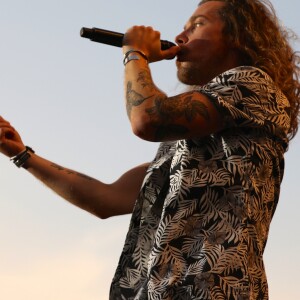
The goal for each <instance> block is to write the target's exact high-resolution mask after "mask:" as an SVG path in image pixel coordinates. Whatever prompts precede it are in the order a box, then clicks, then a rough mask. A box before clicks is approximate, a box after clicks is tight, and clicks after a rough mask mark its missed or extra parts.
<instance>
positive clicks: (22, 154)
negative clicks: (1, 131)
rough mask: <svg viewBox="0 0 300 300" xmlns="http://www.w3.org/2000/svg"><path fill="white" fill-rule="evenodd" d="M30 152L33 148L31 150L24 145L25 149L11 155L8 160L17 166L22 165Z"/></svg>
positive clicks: (32, 151)
mask: <svg viewBox="0 0 300 300" xmlns="http://www.w3.org/2000/svg"><path fill="white" fill-rule="evenodd" d="M30 152H31V153H34V150H32V149H31V148H30V147H28V146H26V148H25V150H24V151H22V152H20V153H19V154H17V155H16V156H14V157H12V158H11V159H10V160H12V162H13V163H14V164H15V165H16V166H17V167H18V168H21V167H24V164H25V162H26V161H27V159H28V158H29V157H31V155H30Z"/></svg>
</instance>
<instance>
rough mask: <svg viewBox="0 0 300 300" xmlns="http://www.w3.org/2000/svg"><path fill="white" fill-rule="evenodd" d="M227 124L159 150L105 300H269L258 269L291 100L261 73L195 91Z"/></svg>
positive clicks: (223, 78)
mask: <svg viewBox="0 0 300 300" xmlns="http://www.w3.org/2000/svg"><path fill="white" fill-rule="evenodd" d="M199 92H201V93H204V94H206V95H207V96H208V97H209V98H210V99H211V101H212V102H213V103H214V105H215V106H216V107H217V109H218V110H219V111H221V113H222V115H223V119H224V122H225V123H224V129H223V130H222V131H220V132H217V133H215V134H212V135H209V136H207V137H205V138H200V139H194V140H179V141H175V142H163V143H161V144H160V147H159V149H158V152H157V155H156V157H155V159H154V160H153V162H152V163H151V165H150V167H149V169H148V171H147V174H146V177H145V179H144V182H143V185H142V188H141V191H140V194H139V197H138V199H137V201H136V204H135V207H134V211H133V214H132V219H131V224H130V228H129V232H128V235H127V238H126V242H125V246H124V249H123V252H122V255H121V258H120V261H119V265H118V268H117V270H116V274H115V277H114V279H113V282H112V286H111V292H110V299H111V300H133V299H134V300H142V299H143V300H146V299H149V300H177V299H178V300H190V299H197V300H208V299H211V300H212V299H218V300H222V299H226V300H227V299H228V300H262V299H268V286H267V280H266V275H265V270H264V264H263V252H264V248H265V245H266V241H267V237H268V232H269V226H270V222H271V219H272V217H273V214H274V211H275V209H276V206H277V202H278V198H279V191H280V184H281V181H282V177H283V169H284V158H283V154H284V152H285V151H286V149H287V146H288V139H287V131H288V128H289V124H290V118H289V102H288V100H287V99H286V97H285V96H284V95H283V93H282V92H281V91H280V90H279V89H278V88H277V87H276V86H275V84H274V82H273V81H272V79H271V78H270V77H269V76H268V75H267V74H266V73H264V72H263V71H261V70H260V69H257V68H254V67H238V68H234V69H231V70H229V71H226V72H225V73H223V74H221V75H219V76H217V77H216V78H215V79H213V80H212V81H211V82H209V83H208V84H207V85H205V86H202V87H200V88H199Z"/></svg>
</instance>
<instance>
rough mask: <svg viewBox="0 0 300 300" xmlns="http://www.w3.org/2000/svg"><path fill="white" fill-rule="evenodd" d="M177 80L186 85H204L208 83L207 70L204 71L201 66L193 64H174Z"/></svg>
mask: <svg viewBox="0 0 300 300" xmlns="http://www.w3.org/2000/svg"><path fill="white" fill-rule="evenodd" d="M176 65H177V78H178V80H179V81H180V82H182V83H183V84H186V85H197V86H199V85H204V84H206V83H207V82H209V80H210V78H209V79H208V77H209V76H208V70H206V71H205V70H204V69H205V68H203V66H200V64H196V63H195V62H180V61H177V62H176Z"/></svg>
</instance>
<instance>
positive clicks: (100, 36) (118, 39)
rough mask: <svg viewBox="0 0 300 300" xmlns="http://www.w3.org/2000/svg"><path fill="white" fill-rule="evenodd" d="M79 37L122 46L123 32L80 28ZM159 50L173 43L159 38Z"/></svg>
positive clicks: (167, 47)
mask: <svg viewBox="0 0 300 300" xmlns="http://www.w3.org/2000/svg"><path fill="white" fill-rule="evenodd" d="M80 35H81V37H84V38H88V39H90V40H91V41H93V42H97V43H102V44H106V45H110V46H116V47H122V46H123V37H124V34H123V33H119V32H114V31H110V30H105V29H100V28H95V27H94V28H85V27H82V28H81V30H80ZM160 43H161V50H167V49H169V48H171V47H173V46H175V44H174V43H172V42H169V41H165V40H161V41H160Z"/></svg>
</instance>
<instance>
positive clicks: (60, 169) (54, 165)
mask: <svg viewBox="0 0 300 300" xmlns="http://www.w3.org/2000/svg"><path fill="white" fill-rule="evenodd" d="M50 166H51V167H53V168H55V169H57V170H58V171H64V172H66V173H67V174H70V175H77V176H79V177H81V178H84V179H87V180H90V181H92V180H94V179H93V178H92V177H89V176H87V175H84V174H81V173H78V172H75V171H72V170H69V169H66V168H64V167H61V166H59V165H57V164H54V163H51V165H50Z"/></svg>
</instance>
